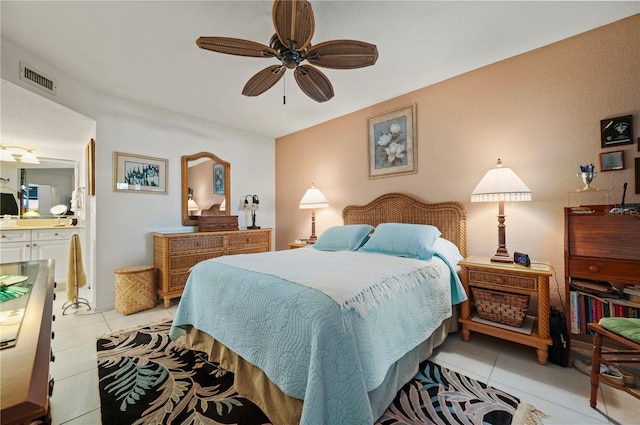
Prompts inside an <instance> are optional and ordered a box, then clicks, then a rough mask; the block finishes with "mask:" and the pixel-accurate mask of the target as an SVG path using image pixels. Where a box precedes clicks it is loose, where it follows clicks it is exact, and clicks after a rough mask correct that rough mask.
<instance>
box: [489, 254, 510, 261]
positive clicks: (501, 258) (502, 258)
mask: <svg viewBox="0 0 640 425" xmlns="http://www.w3.org/2000/svg"><path fill="white" fill-rule="evenodd" d="M491 262H493V263H513V258H511V256H509V254H498V253H496V255H494V256H493V257H491Z"/></svg>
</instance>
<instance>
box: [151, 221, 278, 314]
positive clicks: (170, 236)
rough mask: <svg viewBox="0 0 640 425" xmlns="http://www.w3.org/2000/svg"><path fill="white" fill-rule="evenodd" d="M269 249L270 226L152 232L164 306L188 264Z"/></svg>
mask: <svg viewBox="0 0 640 425" xmlns="http://www.w3.org/2000/svg"><path fill="white" fill-rule="evenodd" d="M267 251H271V229H257V230H233V231H222V232H191V233H153V262H154V267H155V273H156V279H155V281H156V285H157V292H158V295H159V296H160V297H161V298H162V299H164V306H165V307H169V306H170V305H171V299H172V298H177V297H180V296H181V295H182V291H183V290H184V285H185V284H186V283H187V278H188V277H189V272H190V270H191V267H192V266H194V265H195V264H197V263H199V262H200V261H203V260H207V259H209V258H215V257H220V256H223V255H235V254H251V253H257V252H267Z"/></svg>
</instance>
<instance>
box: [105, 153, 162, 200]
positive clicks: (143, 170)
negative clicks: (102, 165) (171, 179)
mask: <svg viewBox="0 0 640 425" xmlns="http://www.w3.org/2000/svg"><path fill="white" fill-rule="evenodd" d="M168 163H169V160H167V159H162V158H152V157H150V156H142V155H133V154H128V153H122V152H114V153H113V191H114V192H149V193H161V194H165V195H166V194H167V172H168V171H167V166H168Z"/></svg>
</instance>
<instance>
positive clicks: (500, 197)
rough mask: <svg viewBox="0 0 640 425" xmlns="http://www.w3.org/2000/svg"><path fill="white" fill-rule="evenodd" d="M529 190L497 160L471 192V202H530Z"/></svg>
mask: <svg viewBox="0 0 640 425" xmlns="http://www.w3.org/2000/svg"><path fill="white" fill-rule="evenodd" d="M530 200H531V189H529V188H528V187H527V185H526V184H524V182H523V181H522V180H520V177H518V176H517V175H516V173H514V172H513V170H512V169H511V168H508V167H503V166H502V162H501V161H500V159H498V164H497V165H496V168H492V169H490V170H489V171H487V173H486V174H485V175H484V177H483V178H482V180H480V183H478V185H477V186H476V188H475V189H473V192H471V202H498V201H530Z"/></svg>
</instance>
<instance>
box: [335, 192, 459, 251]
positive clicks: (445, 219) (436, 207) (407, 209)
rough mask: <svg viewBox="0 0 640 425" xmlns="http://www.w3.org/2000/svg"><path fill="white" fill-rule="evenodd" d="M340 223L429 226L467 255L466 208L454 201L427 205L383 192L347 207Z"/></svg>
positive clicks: (404, 196)
mask: <svg viewBox="0 0 640 425" xmlns="http://www.w3.org/2000/svg"><path fill="white" fill-rule="evenodd" d="M342 221H343V222H344V224H370V225H372V226H377V225H378V224H380V223H413V224H431V225H432V226H436V227H437V228H438V229H440V232H442V237H443V238H445V239H448V240H450V241H451V242H453V243H454V244H456V246H457V247H458V249H459V250H460V253H461V254H462V256H463V257H466V256H467V209H466V208H465V206H464V205H463V204H461V203H460V202H456V201H449V202H438V203H434V204H428V203H426V202H424V201H422V200H420V199H418V198H416V197H414V196H411V195H407V194H404V193H387V194H385V195H382V196H379V197H378V198H376V199H374V200H373V201H371V202H369V203H368V204H366V205H348V206H346V207H344V209H343V210H342Z"/></svg>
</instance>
